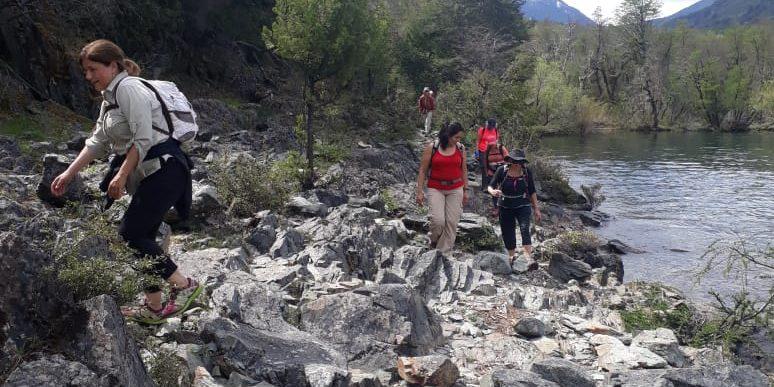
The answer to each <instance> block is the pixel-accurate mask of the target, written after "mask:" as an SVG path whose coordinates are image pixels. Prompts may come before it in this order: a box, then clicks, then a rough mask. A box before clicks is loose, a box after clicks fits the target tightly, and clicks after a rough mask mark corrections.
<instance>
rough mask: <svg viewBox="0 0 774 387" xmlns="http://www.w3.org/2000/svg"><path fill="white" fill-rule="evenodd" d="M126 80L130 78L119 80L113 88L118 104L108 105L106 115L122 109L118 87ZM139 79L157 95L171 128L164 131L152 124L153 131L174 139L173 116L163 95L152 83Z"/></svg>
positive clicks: (168, 126) (114, 97)
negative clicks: (119, 104)
mask: <svg viewBox="0 0 774 387" xmlns="http://www.w3.org/2000/svg"><path fill="white" fill-rule="evenodd" d="M126 78H128V77H124V78H121V79H119V80H118V82H116V86H115V87H114V88H113V99H114V100H115V101H116V102H115V103H114V104H110V105H108V106H107V107H106V108H105V113H107V112H108V111H110V110H113V109H118V108H120V106H118V85H120V84H121V82H122V81H123V80H124V79H126ZM137 79H138V80H139V81H140V82H141V83H142V84H143V85H145V87H147V88H149V89H150V90H151V91H152V92H153V94H155V95H156V99H157V100H158V101H159V103H160V104H161V112H162V113H163V115H164V120H165V121H166V122H167V128H169V130H164V129H161V128H159V127H158V126H156V125H152V124H151V128H152V129H153V130H155V131H157V132H161V133H164V134H166V135H168V136H169V137H170V138H172V133H173V132H174V126H173V125H172V116H170V115H169V109H168V108H167V104H165V103H164V99H162V98H161V94H159V92H158V90H156V88H155V87H153V85H151V84H150V82H148V81H146V80H144V79H142V78H137Z"/></svg>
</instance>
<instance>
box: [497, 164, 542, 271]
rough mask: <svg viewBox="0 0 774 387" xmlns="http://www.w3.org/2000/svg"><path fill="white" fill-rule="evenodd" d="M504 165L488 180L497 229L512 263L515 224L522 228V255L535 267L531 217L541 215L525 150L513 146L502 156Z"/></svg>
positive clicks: (514, 248)
mask: <svg viewBox="0 0 774 387" xmlns="http://www.w3.org/2000/svg"><path fill="white" fill-rule="evenodd" d="M505 162H506V164H505V165H503V166H501V167H500V168H498V169H497V171H496V172H495V174H494V176H493V177H492V180H491V181H490V182H489V186H488V187H487V191H488V192H489V194H490V195H492V196H494V197H496V198H498V206H499V207H500V214H499V220H500V230H501V231H502V234H503V242H504V243H505V248H506V249H508V256H509V258H510V261H511V262H513V260H514V258H515V257H516V224H518V225H519V230H520V231H521V244H522V246H523V247H524V255H525V256H526V257H527V259H528V260H529V261H530V263H529V268H530V269H536V268H537V262H536V261H535V260H534V259H533V258H532V238H531V236H530V233H529V228H530V217H531V216H532V212H533V211H534V213H535V221H537V222H540V220H541V218H542V215H541V214H540V208H538V202H537V194H536V193H535V181H534V179H533V177H532V172H531V171H530V170H529V169H528V168H527V166H526V164H527V163H528V161H527V158H526V156H525V154H524V151H523V150H521V149H516V150H514V151H513V152H512V153H510V154H508V156H506V157H505Z"/></svg>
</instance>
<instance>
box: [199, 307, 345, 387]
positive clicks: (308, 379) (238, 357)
mask: <svg viewBox="0 0 774 387" xmlns="http://www.w3.org/2000/svg"><path fill="white" fill-rule="evenodd" d="M200 324H201V325H200V326H201V332H202V333H201V334H202V338H203V339H204V340H205V342H207V343H214V344H215V350H216V358H217V359H218V362H219V364H218V365H219V366H220V367H221V368H226V369H235V370H238V371H239V373H240V374H243V375H245V376H248V377H250V378H253V379H256V380H263V381H266V382H269V383H271V384H274V385H277V386H306V385H311V386H345V385H346V379H347V371H346V366H347V363H346V359H345V357H344V356H343V355H342V354H341V353H339V352H337V351H336V350H335V349H333V348H331V347H330V346H329V345H328V344H325V343H323V342H321V341H320V340H318V339H317V338H315V337H314V336H312V335H310V334H308V333H306V332H302V331H299V330H295V329H291V330H287V331H285V332H282V333H276V332H270V331H265V330H261V329H256V328H253V327H251V326H248V325H246V324H239V323H235V322H233V321H229V320H227V319H223V318H215V319H211V320H206V321H202V322H200Z"/></svg>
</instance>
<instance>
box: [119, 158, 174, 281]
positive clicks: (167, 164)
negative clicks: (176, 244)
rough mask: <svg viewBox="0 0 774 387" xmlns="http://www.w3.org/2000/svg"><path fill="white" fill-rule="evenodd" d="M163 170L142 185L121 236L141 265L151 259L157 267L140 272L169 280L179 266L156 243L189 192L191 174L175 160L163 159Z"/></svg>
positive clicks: (141, 269)
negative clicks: (170, 213) (171, 212)
mask: <svg viewBox="0 0 774 387" xmlns="http://www.w3.org/2000/svg"><path fill="white" fill-rule="evenodd" d="M159 161H160V162H161V169H159V170H158V171H156V172H154V173H153V174H151V175H150V176H148V177H146V178H145V179H143V180H142V182H140V186H139V187H137V191H136V192H135V193H134V195H132V201H131V202H130V203H129V208H128V209H127V210H126V213H124V218H123V219H122V220H121V225H120V226H119V229H118V232H119V233H120V234H121V236H122V237H123V238H124V240H125V241H126V242H127V243H128V244H129V247H131V248H132V249H134V250H136V253H135V257H136V258H137V260H138V264H139V263H140V261H141V260H144V259H150V260H152V262H153V264H152V265H150V267H148V265H142V267H140V268H139V270H140V271H142V272H143V273H145V274H150V275H153V276H157V277H161V278H162V279H165V280H166V279H168V278H169V277H171V276H172V274H173V273H174V272H175V271H176V270H177V265H176V264H175V263H174V262H173V261H172V259H171V258H170V257H169V254H166V253H165V252H164V250H163V249H162V248H161V246H159V245H158V243H156V234H157V233H158V231H159V227H160V226H161V221H162V219H163V217H164V214H166V212H167V211H168V210H169V209H170V208H171V207H172V206H173V205H174V204H175V203H176V202H177V201H178V199H180V197H181V196H182V195H183V194H184V192H185V187H186V184H187V181H186V179H188V178H189V177H188V176H189V175H188V170H187V168H186V166H183V165H182V164H181V163H180V161H178V160H177V159H176V158H175V157H169V158H168V159H167V160H166V161H165V160H164V159H163V158H159ZM144 290H145V292H146V293H154V292H157V291H160V290H161V289H160V288H159V287H158V286H157V285H149V286H146V287H145V289H144Z"/></svg>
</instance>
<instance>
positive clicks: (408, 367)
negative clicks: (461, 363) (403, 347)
mask: <svg viewBox="0 0 774 387" xmlns="http://www.w3.org/2000/svg"><path fill="white" fill-rule="evenodd" d="M398 374H399V375H400V377H401V378H403V380H405V381H407V382H408V383H412V384H413V383H416V384H421V385H427V386H438V387H450V386H452V385H453V384H454V383H455V382H456V381H457V379H458V378H459V377H460V371H459V369H457V366H456V365H455V364H454V363H452V362H451V360H449V358H447V357H445V356H439V355H431V356H421V357H399V358H398Z"/></svg>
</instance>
